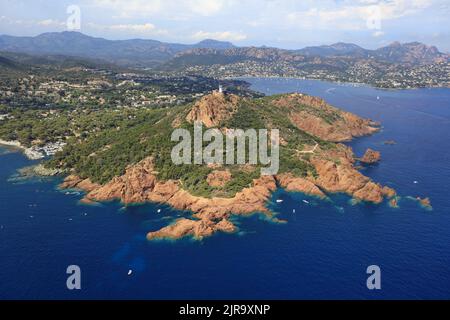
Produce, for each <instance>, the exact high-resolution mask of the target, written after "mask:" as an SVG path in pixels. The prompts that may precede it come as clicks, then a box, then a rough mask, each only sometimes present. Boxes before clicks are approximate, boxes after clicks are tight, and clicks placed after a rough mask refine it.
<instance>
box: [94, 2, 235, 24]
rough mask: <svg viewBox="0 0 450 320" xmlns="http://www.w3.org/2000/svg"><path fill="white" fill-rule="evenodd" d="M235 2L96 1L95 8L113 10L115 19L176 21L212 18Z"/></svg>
mask: <svg viewBox="0 0 450 320" xmlns="http://www.w3.org/2000/svg"><path fill="white" fill-rule="evenodd" d="M234 3H235V0H95V1H94V4H93V6H94V7H99V8H103V9H105V10H112V11H113V12H114V14H113V15H114V16H115V17H122V18H133V17H144V16H146V17H148V16H156V15H158V16H164V17H166V18H169V19H171V18H172V17H174V18H175V19H176V20H179V19H181V18H182V17H185V16H186V15H190V16H196V15H197V16H198V15H201V16H212V15H215V14H218V13H220V12H221V10H222V9H224V8H225V7H226V6H227V7H228V6H231V5H233V4H234Z"/></svg>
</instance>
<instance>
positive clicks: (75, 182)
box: [59, 175, 101, 192]
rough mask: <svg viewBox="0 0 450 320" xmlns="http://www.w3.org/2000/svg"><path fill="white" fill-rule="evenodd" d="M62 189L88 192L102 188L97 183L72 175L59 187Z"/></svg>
mask: <svg viewBox="0 0 450 320" xmlns="http://www.w3.org/2000/svg"><path fill="white" fill-rule="evenodd" d="M59 187H60V188H61V189H80V190H83V191H86V192H90V191H92V190H95V189H98V188H100V187H101V186H100V185H99V184H97V183H93V182H91V180H90V179H82V178H80V177H78V176H76V175H70V176H68V177H66V178H65V179H64V181H63V183H61V184H60V185H59Z"/></svg>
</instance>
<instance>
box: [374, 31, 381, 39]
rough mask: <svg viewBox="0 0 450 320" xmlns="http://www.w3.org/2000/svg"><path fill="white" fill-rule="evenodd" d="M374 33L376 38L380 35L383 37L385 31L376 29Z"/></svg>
mask: <svg viewBox="0 0 450 320" xmlns="http://www.w3.org/2000/svg"><path fill="white" fill-rule="evenodd" d="M372 35H373V36H374V37H375V38H378V37H381V36H382V35H384V32H383V31H375V32H374V33H372Z"/></svg>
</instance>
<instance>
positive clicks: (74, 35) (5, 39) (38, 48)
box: [0, 31, 234, 67]
mask: <svg viewBox="0 0 450 320" xmlns="http://www.w3.org/2000/svg"><path fill="white" fill-rule="evenodd" d="M233 47H234V45H233V44H231V43H229V42H222V41H216V40H210V39H208V40H203V41H201V42H199V43H197V44H193V45H186V44H176V43H164V42H160V41H156V40H142V39H131V40H106V39H103V38H95V37H90V36H87V35H84V34H82V33H79V32H69V31H65V32H51V33H43V34H41V35H38V36H36V37H14V36H8V35H2V36H0V51H9V52H20V53H28V54H33V55H66V56H77V57H83V58H94V59H103V60H105V61H108V62H113V63H117V64H120V65H133V66H143V67H148V66H152V65H155V64H158V63H161V62H164V61H167V60H168V59H170V58H172V57H173V56H174V55H175V54H177V53H178V52H181V51H185V50H189V49H195V48H212V49H218V50H223V49H229V48H233Z"/></svg>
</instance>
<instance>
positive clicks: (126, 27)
mask: <svg viewBox="0 0 450 320" xmlns="http://www.w3.org/2000/svg"><path fill="white" fill-rule="evenodd" d="M87 25H88V27H89V28H92V29H96V30H102V31H108V30H109V31H114V32H124V33H129V34H139V35H141V36H143V35H148V36H150V35H153V36H154V35H168V34H169V32H168V31H167V30H165V29H159V28H157V27H156V26H155V25H154V24H152V23H149V22H147V23H143V24H113V25H101V24H96V23H92V22H90V23H88V24H87Z"/></svg>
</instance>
